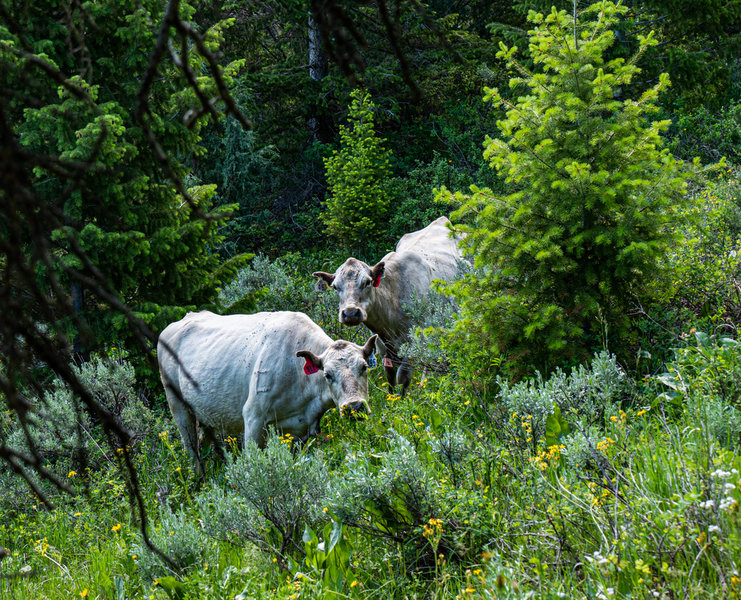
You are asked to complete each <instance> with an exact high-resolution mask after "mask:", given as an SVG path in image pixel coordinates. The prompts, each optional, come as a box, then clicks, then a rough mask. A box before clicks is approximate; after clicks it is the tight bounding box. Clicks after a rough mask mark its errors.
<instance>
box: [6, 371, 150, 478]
mask: <svg viewBox="0 0 741 600" xmlns="http://www.w3.org/2000/svg"><path fill="white" fill-rule="evenodd" d="M72 368H73V370H74V371H75V375H76V376H77V378H78V379H79V381H80V382H81V383H82V384H83V385H84V386H85V387H86V388H87V389H88V391H89V392H90V393H91V395H92V396H93V398H94V399H95V400H96V401H97V402H98V403H99V405H100V406H102V407H103V408H105V409H106V410H108V411H110V412H111V413H112V414H113V415H114V417H116V418H117V419H118V420H119V422H120V423H121V424H122V425H123V426H124V427H125V428H126V429H128V430H129V431H130V433H132V434H133V435H134V437H135V438H136V437H138V438H141V437H143V436H144V435H146V434H147V433H150V432H152V431H153V429H154V428H155V422H156V418H155V417H154V415H153V414H152V412H151V411H150V410H149V409H148V408H146V407H145V406H144V405H143V404H142V402H141V400H140V398H139V396H138V395H137V393H136V391H135V388H134V386H135V375H134V367H133V366H132V365H131V364H130V363H129V362H127V361H126V360H125V359H123V358H119V359H111V358H101V357H98V356H94V357H93V358H92V359H91V360H90V361H89V362H87V363H83V364H82V365H80V366H76V365H73V367H72ZM33 401H34V403H36V405H37V409H36V410H35V411H34V412H32V413H29V422H30V427H29V428H28V431H27V432H26V431H24V430H23V429H22V428H20V427H19V426H18V424H17V421H16V420H15V419H12V418H8V420H7V422H6V423H4V430H5V431H4V434H5V436H6V439H7V444H8V445H9V446H10V447H11V448H15V449H17V450H26V449H27V448H28V440H27V439H26V435H28V436H30V438H31V439H32V440H33V441H34V445H35V447H36V448H38V450H39V451H40V453H41V456H42V457H43V458H44V460H46V461H48V464H49V466H50V468H51V469H52V470H53V471H54V472H55V473H57V474H58V475H59V476H60V477H62V478H63V479H66V478H67V475H68V472H69V471H82V470H84V469H85V468H88V467H89V468H93V469H95V468H98V467H100V466H101V465H102V464H104V463H106V462H112V461H113V456H112V455H111V453H110V452H109V451H108V450H106V449H107V448H108V446H107V444H106V443H105V441H104V439H103V432H102V428H101V427H100V426H99V424H98V423H96V422H94V421H93V420H92V419H91V417H90V415H89V414H88V412H87V410H86V409H85V406H84V405H83V404H82V403H81V401H80V400H79V398H78V397H77V396H75V395H74V394H73V393H72V391H71V390H70V389H69V388H68V387H66V385H65V384H64V383H63V382H62V381H60V380H54V381H53V382H52V384H51V386H50V390H49V391H48V392H46V393H45V394H44V396H43V397H42V398H36V399H34V400H33Z"/></svg>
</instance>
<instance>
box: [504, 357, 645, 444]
mask: <svg viewBox="0 0 741 600" xmlns="http://www.w3.org/2000/svg"><path fill="white" fill-rule="evenodd" d="M498 383H499V385H500V392H499V395H498V400H499V401H500V402H501V403H502V406H503V407H504V408H505V409H506V411H507V413H508V415H512V414H516V416H517V417H519V418H522V419H527V420H529V422H530V427H529V428H528V427H523V435H527V436H528V437H532V438H533V439H534V440H535V441H537V440H538V439H539V438H541V437H542V436H543V435H544V434H545V426H546V419H547V418H548V416H549V415H551V414H552V413H553V411H554V407H555V406H557V407H559V408H560V410H561V413H562V414H563V416H564V418H566V419H569V418H573V417H575V418H576V419H578V420H579V421H580V422H583V423H585V424H587V425H588V424H593V423H596V422H598V421H600V420H601V419H602V418H603V415H604V413H605V411H606V410H608V409H609V408H610V407H611V406H613V405H614V404H616V403H618V402H620V401H621V400H623V398H624V397H626V396H627V394H628V392H629V391H630V387H631V380H630V379H629V378H628V376H627V375H626V374H625V371H623V369H622V368H621V367H620V365H618V363H617V360H616V358H615V357H614V356H612V355H611V354H609V353H608V352H606V351H603V352H601V353H599V354H597V355H595V356H594V358H593V359H592V362H591V364H590V365H589V367H585V366H584V365H579V366H577V367H574V368H573V369H572V370H571V372H570V373H568V374H567V373H565V372H564V371H563V370H561V369H556V371H555V372H554V373H553V375H551V377H549V378H548V379H544V378H543V376H542V375H541V374H538V375H537V376H536V377H535V378H534V379H530V380H526V381H522V382H519V383H516V384H510V383H509V382H508V381H506V380H504V379H502V378H498ZM570 415H573V417H570Z"/></svg>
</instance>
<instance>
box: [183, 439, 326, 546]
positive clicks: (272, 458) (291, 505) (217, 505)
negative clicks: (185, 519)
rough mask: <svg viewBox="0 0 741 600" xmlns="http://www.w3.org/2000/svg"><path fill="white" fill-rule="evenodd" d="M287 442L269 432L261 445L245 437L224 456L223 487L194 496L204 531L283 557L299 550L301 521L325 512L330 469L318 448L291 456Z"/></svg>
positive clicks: (303, 523)
mask: <svg viewBox="0 0 741 600" xmlns="http://www.w3.org/2000/svg"><path fill="white" fill-rule="evenodd" d="M286 442H287V440H286V438H284V437H278V436H270V438H269V440H268V444H267V447H266V448H265V449H264V450H260V449H259V448H258V447H257V446H256V445H255V444H254V443H249V444H247V446H246V447H245V448H244V451H243V452H242V453H240V454H239V455H238V456H237V457H236V458H228V459H227V460H228V465H227V467H226V485H225V487H217V486H214V487H212V488H211V489H209V490H206V491H204V492H203V493H201V494H200V495H199V496H198V498H197V502H198V505H199V507H200V513H201V514H202V515H203V520H204V524H205V528H206V532H207V533H208V534H209V535H211V536H213V537H216V538H218V539H223V540H226V541H229V542H232V543H235V544H239V545H244V544H245V543H247V542H249V543H252V544H254V545H255V546H257V547H258V548H259V549H261V550H263V551H264V552H267V553H269V554H271V555H273V556H280V557H282V558H287V557H288V555H289V554H291V553H293V552H295V551H299V552H302V551H303V543H302V542H301V535H302V533H303V531H304V527H305V526H306V525H314V524H315V523H316V522H318V521H320V520H322V519H323V518H324V512H323V510H322V509H323V508H324V507H325V506H326V498H327V493H328V485H327V483H328V481H329V475H328V473H327V468H326V466H325V463H324V458H323V456H322V455H321V454H320V453H316V452H314V453H312V454H311V455H310V456H308V455H305V454H301V453H298V454H296V455H295V456H294V453H293V452H292V450H291V447H290V444H289V443H286Z"/></svg>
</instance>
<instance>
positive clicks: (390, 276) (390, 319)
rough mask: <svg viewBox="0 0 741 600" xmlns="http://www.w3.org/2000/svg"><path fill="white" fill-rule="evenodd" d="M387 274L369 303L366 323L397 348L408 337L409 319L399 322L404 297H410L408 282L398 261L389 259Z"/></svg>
mask: <svg viewBox="0 0 741 600" xmlns="http://www.w3.org/2000/svg"><path fill="white" fill-rule="evenodd" d="M386 265H387V266H386V269H387V276H386V277H384V278H383V279H381V285H379V286H378V287H377V288H376V289H375V293H374V294H373V299H372V300H371V302H370V303H369V305H368V309H367V311H366V312H367V318H366V323H365V324H366V325H367V326H368V329H370V330H371V331H372V332H373V333H377V334H378V335H379V336H381V339H382V340H383V341H384V343H385V344H387V345H390V346H391V348H392V349H396V348H397V347H398V346H399V345H400V344H402V343H404V342H405V341H406V340H407V337H408V331H409V327H408V325H411V323H410V322H409V320H408V319H407V318H406V317H405V318H404V322H403V324H401V325H400V323H399V315H403V314H404V313H403V311H402V298H408V297H409V290H408V289H406V288H408V284H407V285H405V283H407V282H403V277H402V273H401V271H400V269H398V266H397V263H396V261H394V260H393V259H389V260H387V263H386Z"/></svg>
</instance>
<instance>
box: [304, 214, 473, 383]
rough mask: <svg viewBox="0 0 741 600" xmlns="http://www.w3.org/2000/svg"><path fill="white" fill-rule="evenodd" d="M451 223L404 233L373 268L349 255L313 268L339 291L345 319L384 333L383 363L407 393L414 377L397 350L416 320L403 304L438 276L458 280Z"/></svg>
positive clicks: (391, 379)
mask: <svg viewBox="0 0 741 600" xmlns="http://www.w3.org/2000/svg"><path fill="white" fill-rule="evenodd" d="M449 223H450V221H448V219H447V218H445V217H440V218H439V219H437V220H435V221H433V222H432V223H430V224H429V225H428V226H427V227H425V228H424V229H421V230H420V231H415V232H414V233H408V234H406V235H404V236H403V237H402V238H401V240H399V243H398V244H397V245H396V250H395V251H394V252H389V253H388V254H387V255H386V256H384V257H383V258H382V259H381V261H380V262H378V263H377V264H376V265H374V266H372V267H371V266H370V265H368V264H366V263H364V262H363V261H361V260H358V259H356V258H348V259H347V260H346V261H345V262H344V263H343V264H342V265H341V266H340V267H339V268H338V269H337V271H335V272H334V273H323V272H316V273H313V275H314V276H315V277H317V278H318V279H319V281H320V282H321V283H323V284H326V285H329V286H331V287H333V288H334V289H335V290H336V292H337V294H338V296H339V300H340V307H339V320H340V323H343V324H345V325H350V326H354V325H359V324H360V323H365V324H366V325H367V326H368V328H369V329H370V330H371V331H372V332H374V333H377V334H378V335H379V337H380V338H381V340H382V341H383V343H384V344H385V346H386V350H387V353H386V358H385V360H384V366H385V367H386V375H387V377H388V380H389V383H390V384H391V386H394V385H395V384H396V383H399V384H400V385H401V386H402V394H403V393H404V391H405V390H406V388H407V386H408V385H409V382H410V381H411V372H412V369H411V368H410V366H409V365H408V364H407V363H406V361H404V360H403V359H401V358H400V357H399V356H398V350H399V347H400V346H401V344H403V343H404V342H406V341H408V340H409V330H410V328H411V327H412V326H413V325H415V323H413V322H412V319H411V318H410V316H409V315H408V314H407V312H405V310H404V306H405V305H410V304H411V302H412V300H413V299H414V298H415V297H416V298H424V297H425V296H426V295H427V292H428V291H429V289H430V284H431V283H432V281H433V280H435V279H442V280H451V279H454V278H455V276H456V274H457V272H458V268H459V265H460V262H461V260H462V256H461V253H460V251H459V250H458V246H457V241H456V240H455V239H453V238H451V237H450V229H449V228H448V224H449ZM389 364H393V366H387V365H389ZM397 367H398V370H397Z"/></svg>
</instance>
